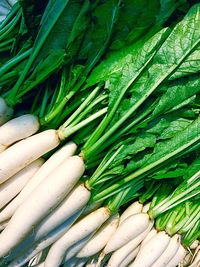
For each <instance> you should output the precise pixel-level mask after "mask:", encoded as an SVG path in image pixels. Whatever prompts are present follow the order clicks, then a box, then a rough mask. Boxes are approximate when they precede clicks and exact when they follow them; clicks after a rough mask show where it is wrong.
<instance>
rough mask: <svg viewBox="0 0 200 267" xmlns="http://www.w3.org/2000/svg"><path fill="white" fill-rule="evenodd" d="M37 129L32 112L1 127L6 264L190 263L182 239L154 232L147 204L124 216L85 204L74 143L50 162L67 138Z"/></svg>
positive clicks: (0, 239) (0, 258) (1, 239)
mask: <svg viewBox="0 0 200 267" xmlns="http://www.w3.org/2000/svg"><path fill="white" fill-rule="evenodd" d="M5 110H6V107H5ZM2 114H3V113H2ZM5 114H6V111H5ZM2 123H3V121H2ZM38 129H39V123H38V119H37V118H36V117H35V116H33V115H29V114H28V115H22V116H20V117H17V118H15V119H12V120H10V121H8V122H7V123H4V124H3V125H2V126H1V127H0V231H1V233H0V266H9V267H20V266H24V265H25V266H38V267H39V266H45V267H59V266H61V265H63V266H65V267H72V266H74V267H75V266H76V267H79V266H88V267H89V266H96V267H98V266H99V267H100V266H108V267H125V266H132V267H173V266H174V267H176V266H177V265H178V264H180V263H181V262H182V261H183V260H184V258H185V257H186V256H187V251H186V249H185V248H184V247H183V246H182V245H181V240H180V236H179V235H174V236H173V237H170V236H169V235H167V234H166V233H165V232H164V231H162V232H157V231H156V229H155V228H154V227H153V225H154V222H153V221H152V220H150V218H149V216H148V213H147V211H148V208H149V204H146V205H144V206H143V205H142V204H140V203H139V202H137V201H136V202H134V203H133V204H131V205H130V206H129V207H128V208H127V209H126V210H125V211H124V212H123V213H122V214H121V216H120V215H119V214H118V213H116V214H112V213H111V211H110V210H109V208H108V207H107V206H103V207H100V205H101V203H97V204H87V203H88V201H89V199H90V194H91V193H90V190H89V189H88V188H86V186H85V184H84V183H83V182H81V181H80V178H81V176H82V175H83V173H84V171H85V165H84V161H83V159H82V158H81V157H80V156H77V155H75V153H76V149H77V146H76V144H75V143H73V142H69V143H67V144H65V145H64V146H62V147H61V148H60V149H59V150H58V151H56V152H55V153H53V154H52V155H51V156H50V157H49V158H48V160H46V161H45V160H44V159H43V158H42V156H43V155H44V154H46V153H47V152H49V151H51V150H52V149H54V148H55V147H57V146H58V145H59V144H60V142H61V140H60V138H59V135H58V134H57V131H56V130H47V131H44V132H41V133H38V134H36V132H37V131H38ZM196 254H197V255H196V257H195V258H194V260H193V263H192V265H191V266H192V267H197V266H198V262H199V252H197V253H196ZM195 264H196V265H195Z"/></svg>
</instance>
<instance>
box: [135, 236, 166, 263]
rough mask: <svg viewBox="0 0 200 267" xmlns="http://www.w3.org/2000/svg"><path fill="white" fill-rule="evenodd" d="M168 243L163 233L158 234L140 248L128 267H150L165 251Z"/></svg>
mask: <svg viewBox="0 0 200 267" xmlns="http://www.w3.org/2000/svg"><path fill="white" fill-rule="evenodd" d="M169 241H170V237H169V236H168V235H167V234H166V233H165V232H159V233H158V234H156V235H155V236H154V237H152V238H151V239H150V241H149V242H147V243H146V244H145V245H144V246H142V247H140V250H139V252H138V255H137V257H136V259H135V261H134V262H133V263H132V264H131V265H130V267H141V266H142V267H151V266H152V264H153V263H154V262H155V261H156V260H157V259H158V258H159V257H160V255H161V254H162V253H163V252H164V251H165V249H166V248H167V246H168V244H169Z"/></svg>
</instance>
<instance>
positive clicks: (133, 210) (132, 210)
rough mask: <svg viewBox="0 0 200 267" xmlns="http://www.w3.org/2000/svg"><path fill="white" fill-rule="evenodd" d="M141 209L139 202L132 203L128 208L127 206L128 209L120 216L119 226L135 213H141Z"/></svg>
mask: <svg viewBox="0 0 200 267" xmlns="http://www.w3.org/2000/svg"><path fill="white" fill-rule="evenodd" d="M142 207H143V205H142V204H141V203H140V202H139V201H135V202H133V203H132V204H131V205H130V206H128V208H127V209H126V210H125V211H124V212H123V213H122V214H121V216H120V222H119V224H121V223H122V222H123V221H124V220H125V219H126V218H128V217H129V216H131V215H133V214H136V213H140V212H141V211H142Z"/></svg>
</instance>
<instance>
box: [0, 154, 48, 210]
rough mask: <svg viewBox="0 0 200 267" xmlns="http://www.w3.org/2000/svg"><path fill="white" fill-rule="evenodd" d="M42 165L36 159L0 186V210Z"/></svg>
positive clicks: (42, 161) (41, 161) (39, 160)
mask: <svg viewBox="0 0 200 267" xmlns="http://www.w3.org/2000/svg"><path fill="white" fill-rule="evenodd" d="M43 163H44V160H43V159H41V158H40V159H37V160H35V161H33V162H32V163H31V164H29V165H28V166H27V167H25V168H24V169H22V170H21V171H19V172H18V173H17V174H15V175H14V176H12V177H11V178H10V179H8V180H7V181H6V182H4V183H3V184H1V185H0V209H1V208H3V207H4V206H5V205H6V204H7V203H8V202H9V201H10V200H12V199H13V198H14V197H15V196H16V195H17V194H18V193H19V192H20V191H21V190H22V188H23V187H24V186H25V185H26V184H27V182H28V181H29V180H30V179H31V177H32V176H33V175H34V174H35V173H36V172H37V171H38V170H39V168H40V167H41V166H42V164H43Z"/></svg>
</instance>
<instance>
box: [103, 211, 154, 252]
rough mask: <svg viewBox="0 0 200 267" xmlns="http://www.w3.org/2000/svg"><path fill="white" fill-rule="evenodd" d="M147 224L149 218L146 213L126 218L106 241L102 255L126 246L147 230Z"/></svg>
mask: <svg viewBox="0 0 200 267" xmlns="http://www.w3.org/2000/svg"><path fill="white" fill-rule="evenodd" d="M149 222H150V220H149V216H148V215H147V214H146V213H138V214H133V215H131V216H129V217H128V218H126V219H125V220H124V221H123V222H122V223H121V224H120V225H119V227H118V228H117V230H116V232H115V233H114V234H113V236H112V237H111V239H110V240H109V241H108V243H107V245H106V247H105V248H104V253H105V254H108V253H110V252H112V251H115V250H117V249H119V248H120V247H122V246H124V245H125V244H127V243H128V242H129V241H131V240H132V239H133V238H135V237H136V236H138V235H139V234H141V233H142V232H144V231H145V230H146V229H147V228H148V226H149Z"/></svg>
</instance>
